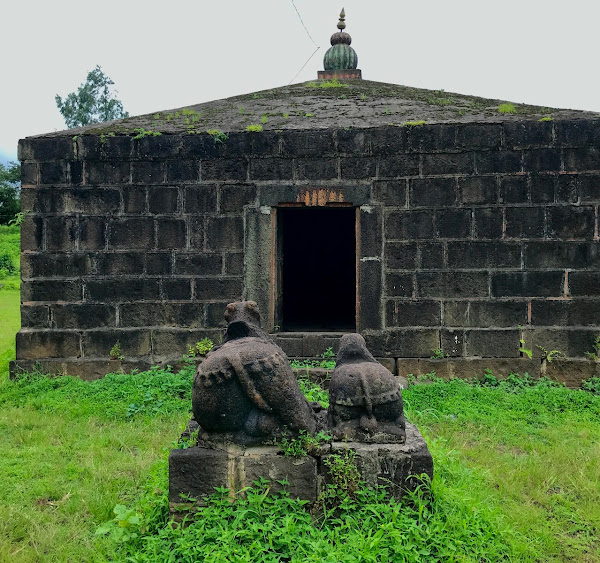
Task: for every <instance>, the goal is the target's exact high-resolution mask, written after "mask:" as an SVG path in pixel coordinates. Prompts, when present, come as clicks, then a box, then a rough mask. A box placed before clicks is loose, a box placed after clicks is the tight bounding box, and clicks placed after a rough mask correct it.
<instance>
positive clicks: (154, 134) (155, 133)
mask: <svg viewBox="0 0 600 563" xmlns="http://www.w3.org/2000/svg"><path fill="white" fill-rule="evenodd" d="M133 131H134V132H135V133H137V135H136V136H135V137H134V139H143V138H144V137H158V136H160V135H162V133H161V132H160V131H148V130H146V129H144V128H143V127H136V128H135V129H134V130H133Z"/></svg>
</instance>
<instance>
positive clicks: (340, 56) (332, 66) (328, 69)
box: [317, 8, 362, 80]
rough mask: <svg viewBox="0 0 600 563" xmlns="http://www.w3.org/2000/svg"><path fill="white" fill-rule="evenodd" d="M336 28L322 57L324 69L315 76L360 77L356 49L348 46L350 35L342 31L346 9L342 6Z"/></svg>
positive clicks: (320, 78) (324, 78)
mask: <svg viewBox="0 0 600 563" xmlns="http://www.w3.org/2000/svg"><path fill="white" fill-rule="evenodd" d="M337 28H338V31H336V32H335V33H334V34H333V35H332V36H331V47H330V48H329V49H328V50H327V52H326V53H325V56H324V57H323V66H324V67H325V70H320V71H319V72H318V74H317V76H318V77H319V80H331V79H333V78H341V79H352V78H362V73H361V71H360V70H358V69H357V68H356V66H357V64H358V56H357V54H356V51H355V50H354V49H353V48H352V47H350V43H352V37H351V36H350V34H349V33H346V32H345V31H344V29H346V11H345V10H344V8H342V11H341V12H340V21H339V22H338V24H337Z"/></svg>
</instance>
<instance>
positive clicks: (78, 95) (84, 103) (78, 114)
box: [54, 66, 129, 128]
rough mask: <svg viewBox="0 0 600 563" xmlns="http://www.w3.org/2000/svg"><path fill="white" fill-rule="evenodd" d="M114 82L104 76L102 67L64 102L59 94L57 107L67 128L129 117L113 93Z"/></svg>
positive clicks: (90, 75) (92, 72)
mask: <svg viewBox="0 0 600 563" xmlns="http://www.w3.org/2000/svg"><path fill="white" fill-rule="evenodd" d="M113 84H114V82H113V81H112V80H111V79H110V78H109V77H108V76H106V75H105V74H104V72H103V71H102V69H101V68H100V66H96V68H95V69H94V70H92V71H90V72H88V75H87V78H86V80H85V83H84V84H81V85H80V86H79V88H78V89H77V92H71V93H70V94H69V95H68V96H67V97H66V98H65V99H64V100H63V99H62V98H61V97H60V96H59V95H58V94H57V95H56V97H55V98H54V99H55V101H56V107H57V108H58V111H60V113H61V115H62V116H63V118H64V120H65V123H66V125H67V127H69V128H71V127H80V126H83V125H89V124H90V123H102V122H104V121H110V120H111V119H121V118H123V117H129V114H128V113H127V112H126V111H123V104H122V103H121V101H120V100H118V99H117V98H116V97H115V95H114V93H113V92H112V91H111V86H112V85H113Z"/></svg>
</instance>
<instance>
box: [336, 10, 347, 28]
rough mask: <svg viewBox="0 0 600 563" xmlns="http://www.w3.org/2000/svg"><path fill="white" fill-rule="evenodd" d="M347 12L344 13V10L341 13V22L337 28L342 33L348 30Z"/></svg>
mask: <svg viewBox="0 0 600 563" xmlns="http://www.w3.org/2000/svg"><path fill="white" fill-rule="evenodd" d="M345 20H346V12H345V11H344V8H342V11H341V12H340V21H339V22H338V24H337V28H338V29H339V30H340V31H341V30H343V29H346V21H345Z"/></svg>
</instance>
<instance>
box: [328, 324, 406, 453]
mask: <svg viewBox="0 0 600 563" xmlns="http://www.w3.org/2000/svg"><path fill="white" fill-rule="evenodd" d="M328 423H329V428H330V431H331V433H332V434H333V437H334V439H335V440H343V439H348V440H353V441H358V442H369V443H380V444H389V443H404V442H405V440H406V432H405V422H404V414H403V410H402V391H401V387H400V383H399V381H398V380H397V379H396V378H395V377H394V376H393V375H392V374H391V373H390V372H389V371H388V370H387V369H386V368H385V367H383V366H382V365H381V364H380V363H379V362H378V361H377V360H376V359H375V358H374V357H373V356H372V355H371V353H370V352H369V350H367V346H366V344H365V340H364V338H363V337H362V336H361V335H360V334H345V335H344V336H343V337H342V339H341V341H340V350H339V352H338V356H337V365H336V368H335V370H334V372H333V375H332V376H331V383H330V386H329V415H328Z"/></svg>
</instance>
